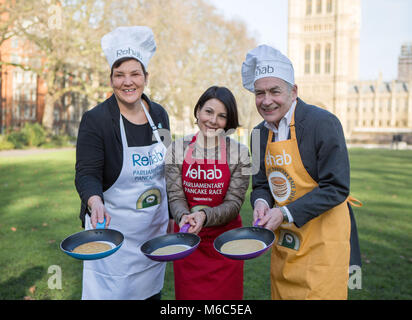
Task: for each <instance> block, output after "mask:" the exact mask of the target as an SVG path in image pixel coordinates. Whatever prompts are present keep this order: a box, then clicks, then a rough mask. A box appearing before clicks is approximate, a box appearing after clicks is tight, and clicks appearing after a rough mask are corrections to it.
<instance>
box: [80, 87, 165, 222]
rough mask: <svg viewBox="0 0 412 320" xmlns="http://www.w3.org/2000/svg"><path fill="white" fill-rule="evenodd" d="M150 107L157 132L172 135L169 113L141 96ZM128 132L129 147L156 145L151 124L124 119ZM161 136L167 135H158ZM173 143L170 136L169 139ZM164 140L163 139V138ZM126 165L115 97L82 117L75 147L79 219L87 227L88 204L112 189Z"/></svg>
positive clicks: (144, 96)
mask: <svg viewBox="0 0 412 320" xmlns="http://www.w3.org/2000/svg"><path fill="white" fill-rule="evenodd" d="M142 99H144V100H145V101H146V102H147V104H148V105H149V114H150V117H151V118H152V119H153V122H154V124H155V125H156V126H157V127H158V128H163V129H167V134H168V135H170V132H169V130H170V124H169V117H168V115H167V112H166V110H165V109H164V108H163V107H162V106H161V105H159V104H157V103H155V102H152V101H150V100H149V98H148V97H147V96H146V95H144V94H143V95H142ZM122 118H123V123H124V125H125V132H126V137H127V143H128V146H129V147H136V146H145V145H150V144H152V143H154V142H156V139H155V138H154V137H153V136H152V128H151V127H150V125H149V123H146V124H143V125H135V124H133V123H131V122H129V121H127V120H126V119H125V118H124V117H122ZM159 134H160V136H161V137H162V135H165V131H159ZM167 139H169V140H168V141H170V136H169V137H167ZM162 140H163V138H162ZM122 165H123V146H122V140H121V134H120V110H119V106H118V104H117V100H116V97H115V96H114V95H112V96H111V97H110V98H108V99H107V100H106V101H104V102H102V103H100V104H99V105H97V106H96V107H94V108H93V109H91V110H89V111H87V112H85V113H84V114H83V117H82V120H81V122H80V126H79V133H78V137H77V146H76V177H75V185H76V189H77V192H78V193H79V196H80V199H81V209H80V219H81V220H82V225H83V226H84V216H85V213H86V212H88V211H87V200H88V199H89V198H90V197H91V196H93V195H99V196H100V197H101V198H102V199H103V201H104V197H103V192H104V191H106V190H107V189H109V188H110V187H111V186H112V185H113V184H114V182H115V181H116V180H117V178H118V177H119V175H120V171H121V169H122Z"/></svg>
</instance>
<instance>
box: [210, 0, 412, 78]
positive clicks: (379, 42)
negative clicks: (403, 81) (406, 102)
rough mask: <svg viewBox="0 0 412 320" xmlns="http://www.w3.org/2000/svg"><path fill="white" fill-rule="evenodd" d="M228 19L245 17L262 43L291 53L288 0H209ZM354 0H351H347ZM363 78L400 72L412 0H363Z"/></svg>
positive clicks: (411, 34)
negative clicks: (289, 47) (400, 55)
mask: <svg viewBox="0 0 412 320" xmlns="http://www.w3.org/2000/svg"><path fill="white" fill-rule="evenodd" d="M206 1H208V2H209V3H211V4H213V5H214V6H215V7H216V8H217V12H219V13H221V14H222V15H224V16H225V17H226V18H227V19H236V20H242V21H244V22H245V23H246V26H247V28H248V30H249V35H250V36H252V37H254V38H255V39H256V41H257V43H258V44H263V43H265V44H268V45H272V46H274V47H276V48H278V49H279V50H280V51H282V52H284V53H285V54H286V53H287V32H288V30H287V23H288V17H287V15H288V5H287V0H254V1H251V0H206ZM345 1H351V0H345ZM361 5H362V22H361V34H360V61H359V78H360V80H373V79H376V78H378V76H379V74H380V73H381V74H382V77H383V80H386V81H390V80H393V79H396V78H397V75H398V57H399V54H400V49H401V45H402V44H403V43H405V42H412V19H411V18H410V15H411V13H412V1H411V0H361Z"/></svg>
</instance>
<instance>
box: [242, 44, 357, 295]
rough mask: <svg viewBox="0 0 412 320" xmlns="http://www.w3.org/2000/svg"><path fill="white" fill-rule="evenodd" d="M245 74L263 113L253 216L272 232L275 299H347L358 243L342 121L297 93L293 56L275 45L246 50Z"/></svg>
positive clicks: (254, 151)
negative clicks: (349, 274) (349, 279)
mask: <svg viewBox="0 0 412 320" xmlns="http://www.w3.org/2000/svg"><path fill="white" fill-rule="evenodd" d="M242 80H243V85H244V87H245V88H246V89H247V90H249V91H251V92H252V93H254V94H255V102H256V107H257V110H258V112H259V114H260V115H261V116H262V118H263V119H264V121H263V122H262V123H260V124H259V125H258V126H257V127H256V128H255V130H254V132H259V133H260V144H259V145H253V140H254V139H252V145H251V148H252V154H253V155H255V154H260V168H259V172H258V173H257V174H256V175H254V176H253V178H252V187H253V191H252V193H251V203H252V206H253V208H254V211H253V215H254V221H257V220H258V219H260V221H259V223H258V224H259V225H260V226H263V227H265V228H267V229H270V230H273V231H274V232H275V234H276V243H275V245H274V246H273V249H272V257H271V291H272V299H347V283H348V272H349V264H350V263H351V264H357V265H360V251H359V245H358V238H357V230H356V224H355V220H354V216H353V212H352V209H351V206H350V204H349V202H350V201H351V199H352V198H351V197H350V196H349V182H350V175H349V174H350V167H349V159H348V152H347V148H346V143H345V138H344V135H343V130H342V126H341V124H340V122H339V120H338V119H337V118H336V117H335V116H334V115H333V114H331V113H330V112H328V111H326V110H324V109H321V108H319V107H316V106H313V105H308V104H306V103H305V102H303V101H302V100H301V99H299V98H298V87H297V86H296V84H295V81H294V69H293V66H292V63H291V61H290V60H289V59H288V58H287V57H286V56H284V55H283V54H282V53H281V52H279V51H278V50H276V49H274V48H271V47H269V46H266V45H261V46H258V47H257V48H255V49H253V50H251V51H250V52H249V53H248V54H247V55H246V60H245V61H244V63H243V65H242ZM256 129H257V130H258V131H256Z"/></svg>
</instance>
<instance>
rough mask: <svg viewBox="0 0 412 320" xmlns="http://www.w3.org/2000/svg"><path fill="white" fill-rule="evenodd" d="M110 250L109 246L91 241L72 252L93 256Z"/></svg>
mask: <svg viewBox="0 0 412 320" xmlns="http://www.w3.org/2000/svg"><path fill="white" fill-rule="evenodd" d="M111 248H112V246H111V245H110V244H107V243H103V242H98V241H91V242H87V243H84V244H81V245H80V246H77V247H76V248H74V249H73V251H72V252H74V253H80V254H94V253H100V252H104V251H107V250H110V249H111Z"/></svg>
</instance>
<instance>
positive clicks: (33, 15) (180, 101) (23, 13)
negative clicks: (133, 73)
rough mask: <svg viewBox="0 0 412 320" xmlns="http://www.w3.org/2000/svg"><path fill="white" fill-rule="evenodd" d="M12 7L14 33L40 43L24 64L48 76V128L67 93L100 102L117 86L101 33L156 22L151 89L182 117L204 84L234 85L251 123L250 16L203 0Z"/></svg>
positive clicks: (99, 0)
mask: <svg viewBox="0 0 412 320" xmlns="http://www.w3.org/2000/svg"><path fill="white" fill-rule="evenodd" d="M23 7H24V10H22V8H23ZM8 12H10V14H11V13H12V14H13V15H17V16H18V18H17V19H16V20H15V21H14V23H13V25H12V30H13V34H14V35H15V36H18V37H21V38H24V39H26V40H27V41H28V42H29V43H31V44H32V45H33V46H34V48H35V51H36V59H32V60H30V61H29V62H28V63H27V64H25V65H21V66H20V67H23V68H26V69H30V70H32V71H34V72H36V73H37V74H38V75H39V76H40V77H42V78H43V79H44V83H45V86H46V87H47V95H46V99H45V111H44V115H43V121H42V122H43V125H45V126H46V127H48V128H51V127H52V125H53V112H54V107H55V105H56V103H57V102H59V100H60V99H61V98H62V97H63V96H64V95H65V94H67V93H73V92H77V93H79V94H81V95H83V96H84V97H85V98H87V100H88V103H89V105H90V107H92V106H94V105H95V104H96V103H97V102H99V101H100V100H102V99H103V98H104V97H105V94H106V93H109V92H111V88H110V86H109V85H110V82H109V72H110V70H109V68H108V65H107V62H106V60H105V57H104V55H103V52H102V49H101V46H100V39H101V37H102V36H103V35H104V34H106V33H107V32H109V31H111V30H113V29H114V28H115V27H117V26H124V25H147V26H149V27H151V28H152V30H153V32H154V34H155V39H156V43H157V47H158V49H157V51H156V54H155V55H154V57H153V59H152V61H151V62H150V64H149V70H148V71H149V73H150V77H149V88H148V91H147V92H148V93H149V94H150V96H151V98H152V99H153V100H154V101H157V102H159V103H161V104H162V105H163V106H165V107H166V109H167V111H168V112H169V114H170V115H171V116H172V117H174V118H175V119H180V120H181V119H182V118H183V115H184V113H183V112H182V110H183V109H186V110H189V112H190V113H191V112H192V110H193V107H194V105H195V103H196V101H197V99H198V98H199V96H200V94H201V93H202V92H203V91H204V90H206V89H207V88H208V87H209V86H211V85H220V86H227V87H228V88H229V89H231V90H232V91H233V93H234V94H235V96H236V98H237V101H238V106H239V109H240V112H239V113H240V117H241V122H242V123H243V125H244V126H246V127H247V128H250V126H251V124H250V119H251V118H250V111H249V110H250V103H251V96H250V94H248V93H247V92H246V90H244V89H243V88H242V84H241V75H240V70H241V64H242V61H243V59H244V57H245V55H246V52H247V51H248V50H250V49H251V48H253V47H254V46H255V42H254V40H253V39H251V38H249V37H247V32H246V27H245V25H244V24H243V23H241V22H236V21H225V20H224V19H223V17H222V16H219V15H218V14H217V13H216V12H215V9H214V8H213V7H212V6H210V5H208V4H207V3H206V2H204V1H203V0H193V1H188V0H173V1H170V0H134V1H132V0H118V1H115V0H83V1H82V0H66V1H63V0H62V1H58V0H42V1H35V0H24V1H21V0H16V1H14V2H13V6H10V8H9V9H8ZM0 36H1V35H0Z"/></svg>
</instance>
